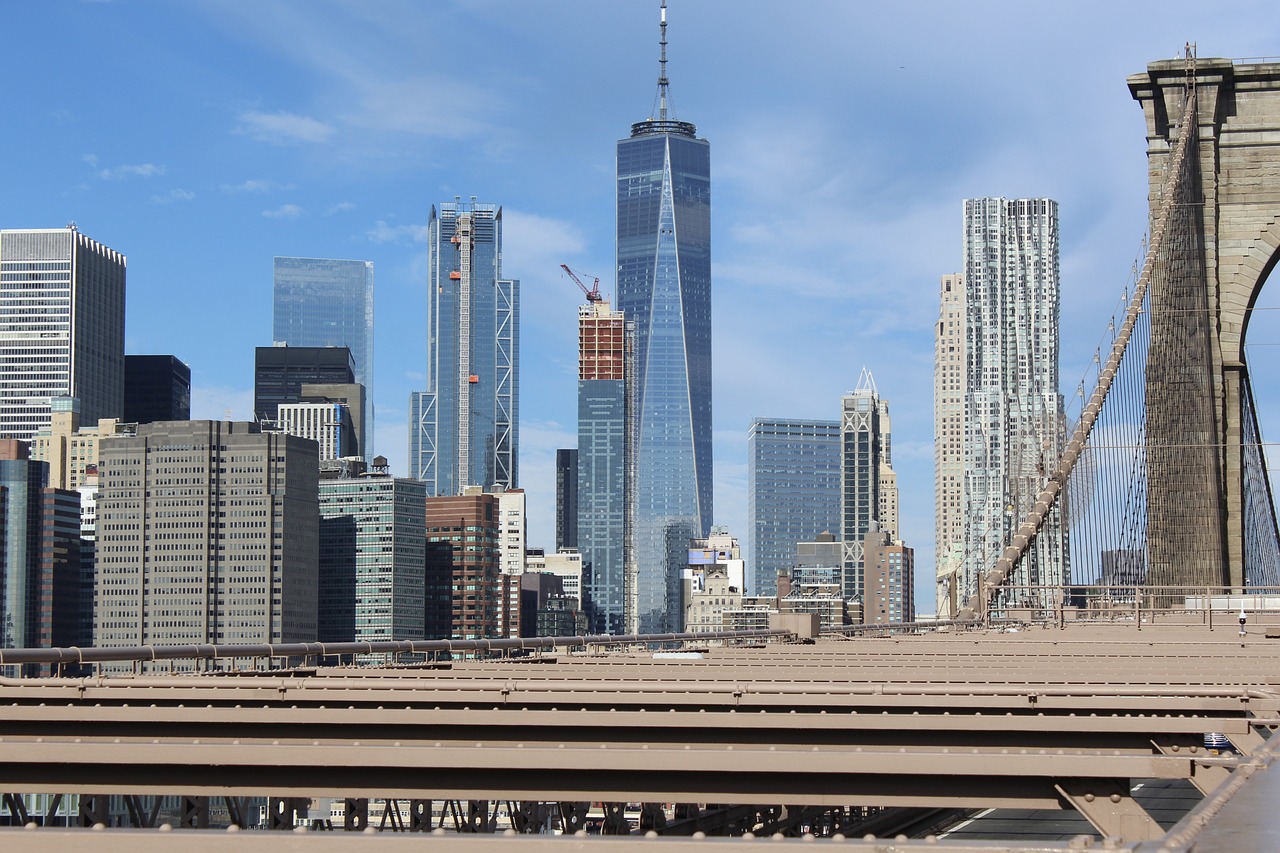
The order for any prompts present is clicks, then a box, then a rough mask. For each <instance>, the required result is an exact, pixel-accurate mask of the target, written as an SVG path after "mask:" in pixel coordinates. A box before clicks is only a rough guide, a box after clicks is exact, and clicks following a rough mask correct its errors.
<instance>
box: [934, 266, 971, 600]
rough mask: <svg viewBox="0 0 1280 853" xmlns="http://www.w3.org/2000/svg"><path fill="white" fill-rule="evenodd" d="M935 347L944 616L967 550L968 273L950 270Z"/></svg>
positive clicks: (938, 549)
mask: <svg viewBox="0 0 1280 853" xmlns="http://www.w3.org/2000/svg"><path fill="white" fill-rule="evenodd" d="M938 302H939V307H938V326H937V329H936V330H935V334H934V347H933V482H934V501H933V502H934V513H935V522H934V524H935V529H934V553H935V554H936V555H937V570H936V583H937V602H938V611H937V613H938V618H939V619H950V618H951V617H953V616H955V614H956V610H957V609H958V606H959V601H958V598H957V596H958V594H959V591H958V590H957V589H956V578H957V572H958V571H959V569H960V563H961V558H962V557H963V556H964V515H963V499H964V423H965V420H964V388H965V361H964V314H965V299H964V276H962V275H959V274H952V275H944V276H943V277H942V284H941V286H940V289H939V296H938Z"/></svg>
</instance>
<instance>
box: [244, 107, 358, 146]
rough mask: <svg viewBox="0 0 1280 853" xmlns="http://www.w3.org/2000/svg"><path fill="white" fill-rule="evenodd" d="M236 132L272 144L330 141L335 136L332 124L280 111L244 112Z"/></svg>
mask: <svg viewBox="0 0 1280 853" xmlns="http://www.w3.org/2000/svg"><path fill="white" fill-rule="evenodd" d="M235 132H236V133H239V134H242V135H244V136H248V137H249V138H251V139H256V140H258V141H259V142H269V143H271V144H272V145H293V144H295V143H299V142H328V141H329V139H330V138H332V137H333V134H334V129H333V127H332V126H330V125H327V124H325V123H324V122H322V121H318V120H316V119H313V118H311V117H310V116H302V115H298V114H297V113H288V112H278V113H260V112H257V111H256V110H255V111H250V112H247V113H242V114H241V116H240V124H239V125H238V126H237V127H236V129H235Z"/></svg>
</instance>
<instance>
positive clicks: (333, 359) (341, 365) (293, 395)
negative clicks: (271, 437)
mask: <svg viewBox="0 0 1280 853" xmlns="http://www.w3.org/2000/svg"><path fill="white" fill-rule="evenodd" d="M355 377H356V363H355V359H354V358H352V355H351V350H350V349H348V348H347V347H345V346H341V347H292V346H285V345H283V344H278V345H276V346H270V347H255V348H254V355H253V417H254V419H255V420H256V421H258V423H269V424H273V425H274V424H275V422H276V421H277V420H279V418H280V413H279V411H278V407H279V406H280V404H281V403H297V402H298V401H300V400H301V399H302V396H303V395H302V386H303V385H351V384H353V383H355V381H356V378H355Z"/></svg>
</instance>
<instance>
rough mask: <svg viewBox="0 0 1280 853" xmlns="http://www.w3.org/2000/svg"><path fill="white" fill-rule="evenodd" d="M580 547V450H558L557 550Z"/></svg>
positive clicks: (574, 448)
mask: <svg viewBox="0 0 1280 853" xmlns="http://www.w3.org/2000/svg"><path fill="white" fill-rule="evenodd" d="M577 547H578V449H577V448H576V447H573V448H563V447H562V448H559V449H558V450H556V550H557V551H559V550H560V549H561V548H577Z"/></svg>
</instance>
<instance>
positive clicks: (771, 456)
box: [747, 418, 840, 595]
mask: <svg viewBox="0 0 1280 853" xmlns="http://www.w3.org/2000/svg"><path fill="white" fill-rule="evenodd" d="M747 521H748V524H749V525H750V527H749V528H748V531H747V545H748V554H749V559H750V571H749V573H748V578H749V581H748V583H749V587H748V590H747V591H748V592H750V593H751V594H752V595H773V594H774V592H775V591H776V589H777V581H778V570H779V569H789V568H791V567H792V566H794V565H796V545H797V544H798V543H800V542H813V541H815V540H816V539H817V537H818V536H819V534H822V533H832V534H835V535H839V533H840V422H839V421H820V420H781V419H775V418H754V419H752V421H751V429H750V431H749V432H748V433H747Z"/></svg>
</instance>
